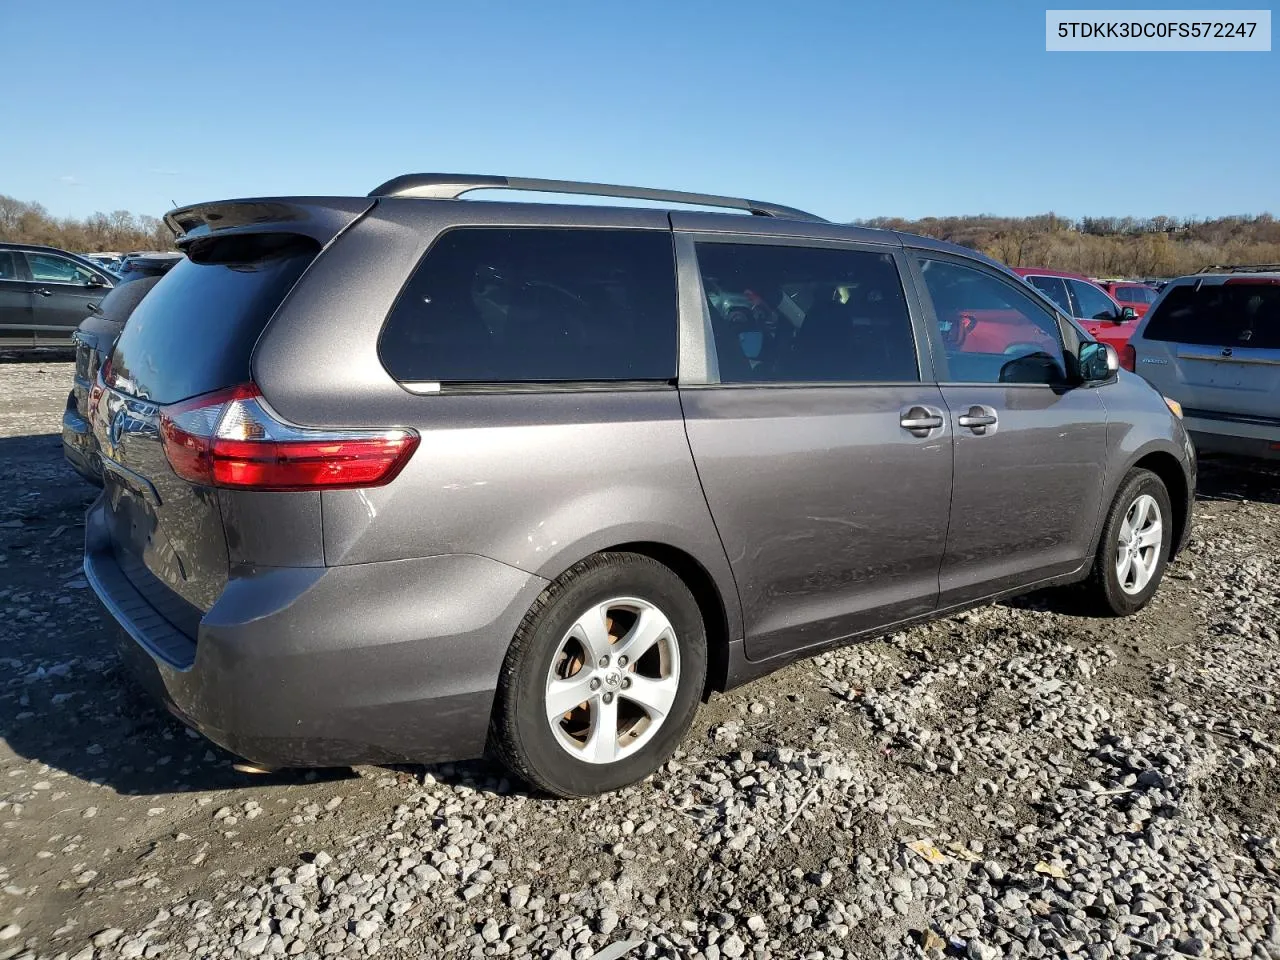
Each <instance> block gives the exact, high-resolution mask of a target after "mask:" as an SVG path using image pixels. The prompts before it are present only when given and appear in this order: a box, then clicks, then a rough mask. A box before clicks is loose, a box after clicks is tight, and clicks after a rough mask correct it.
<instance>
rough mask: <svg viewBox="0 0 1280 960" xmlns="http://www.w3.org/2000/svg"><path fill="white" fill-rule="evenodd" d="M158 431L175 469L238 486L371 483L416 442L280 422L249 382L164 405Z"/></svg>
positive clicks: (409, 435)
mask: <svg viewBox="0 0 1280 960" xmlns="http://www.w3.org/2000/svg"><path fill="white" fill-rule="evenodd" d="M160 436H161V439H162V440H163V442H164V452H165V456H166V457H167V458H168V460H169V465H170V466H171V467H173V471H174V473H176V474H178V476H180V477H182V478H184V479H186V480H189V481H191V482H192V483H198V484H200V485H202V486H210V487H231V488H235V489H242V490H320V489H328V490H333V489H345V488H352V487H377V486H381V485H383V484H386V483H390V482H391V481H392V480H393V479H395V477H396V474H398V473H399V472H400V471H401V470H402V469H403V468H404V465H405V464H406V463H407V462H408V461H409V458H410V457H411V456H412V455H413V451H414V450H415V449H417V446H418V435H417V434H416V433H414V432H413V431H412V430H317V429H313V428H310V427H295V426H292V425H290V424H287V423H284V422H282V421H280V420H278V419H277V418H276V417H275V416H273V415H272V413H271V411H270V410H268V409H267V407H266V406H265V404H263V403H262V399H261V394H260V393H259V392H258V388H257V387H255V386H254V385H253V384H245V385H243V386H239V387H231V388H229V389H227V390H219V391H217V392H216V393H210V394H205V395H204V396H202V397H196V398H195V399H194V400H187V401H184V402H182V403H177V404H173V405H172V406H169V407H166V408H165V409H164V410H163V412H162V413H161V416H160Z"/></svg>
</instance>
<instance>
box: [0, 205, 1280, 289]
mask: <svg viewBox="0 0 1280 960" xmlns="http://www.w3.org/2000/svg"><path fill="white" fill-rule="evenodd" d="M855 222H856V223H857V224H858V225H860V226H869V227H881V228H884V229H889V230H902V231H904V232H906V233H918V234H923V235H924V236H928V237H936V238H937V239H939V240H949V241H951V242H952V243H958V244H961V245H962V246H966V247H972V248H973V249H975V250H980V251H982V252H983V253H985V254H987V255H988V256H990V257H994V258H995V259H997V260H1001V261H1003V262H1004V263H1007V264H1008V265H1009V266H1011V267H1048V268H1050V269H1053V270H1070V271H1073V272H1076V273H1083V274H1087V275H1089V276H1094V277H1104V276H1105V277H1171V276H1179V275H1181V274H1186V273H1195V272H1196V271H1197V270H1199V269H1200V268H1202V267H1207V266H1211V265H1213V264H1232V263H1234V264H1239V263H1280V221H1277V220H1276V218H1275V217H1273V216H1272V215H1271V214H1269V213H1261V214H1257V215H1256V216H1237V217H1217V218H1216V219H1205V220H1197V219H1190V218H1178V217H1146V218H1141V217H1081V218H1080V219H1078V220H1073V219H1070V218H1067V217H1060V216H1058V215H1056V214H1053V213H1044V214H1039V215H1037V216H1033V217H996V216H965V217H925V218H924V219H922V220H905V219H903V218H901V217H876V218H874V219H871V220H859V221H855ZM0 240H7V241H10V242H14V243H41V244H47V245H48V246H52V247H60V248H62V249H63V250H71V251H74V252H77V253H99V252H101V251H104V250H122V251H127V250H167V249H170V248H172V247H173V235H172V234H171V233H170V232H169V228H168V227H166V226H165V224H164V221H163V220H160V219H159V218H158V217H151V216H147V215H146V214H142V215H136V214H133V213H130V212H129V211H128V210H114V211H112V212H111V213H94V214H91V215H90V216H88V217H85V218H84V219H82V220H81V219H76V218H75V217H53V216H50V214H49V212H48V211H47V210H46V209H45V208H44V207H43V206H41V205H40V204H38V203H28V202H25V201H22V200H16V199H14V198H13V197H9V196H5V195H4V194H0Z"/></svg>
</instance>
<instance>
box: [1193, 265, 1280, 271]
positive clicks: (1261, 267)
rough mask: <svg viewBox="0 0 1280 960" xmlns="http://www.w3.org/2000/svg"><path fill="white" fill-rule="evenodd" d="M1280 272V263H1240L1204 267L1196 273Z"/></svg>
mask: <svg viewBox="0 0 1280 960" xmlns="http://www.w3.org/2000/svg"><path fill="white" fill-rule="evenodd" d="M1277 272H1280V263H1238V264H1218V265H1216V266H1212V267H1204V268H1203V269H1201V270H1197V271H1196V273H1277Z"/></svg>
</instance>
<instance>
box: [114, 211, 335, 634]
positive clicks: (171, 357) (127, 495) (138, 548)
mask: <svg viewBox="0 0 1280 960" xmlns="http://www.w3.org/2000/svg"><path fill="white" fill-rule="evenodd" d="M319 249H320V244H319V242H317V240H315V239H313V238H309V237H302V236H297V235H290V234H283V233H262V234H253V233H251V234H237V235H232V236H227V237H219V236H217V235H214V236H212V237H206V238H204V239H202V240H200V241H199V242H198V243H195V244H193V245H192V246H191V247H190V248H189V253H190V256H189V258H188V259H185V260H183V261H182V262H180V263H179V264H178V265H177V266H175V267H174V268H173V269H172V270H171V271H169V272H168V273H167V274H166V275H165V277H164V278H163V279H161V280H160V281H159V282H157V283H156V285H155V287H154V288H153V289H152V290H151V291H150V292H149V293H148V294H147V296H146V297H145V298H144V299H143V300H142V301H141V302H140V303H139V304H138V306H137V307H136V309H135V310H134V311H133V313H132V315H131V316H130V317H129V321H128V323H127V325H126V326H125V328H124V331H123V332H122V333H121V334H120V338H119V340H118V341H117V343H116V347H115V350H114V351H113V353H112V354H111V359H110V361H109V363H107V364H106V365H105V366H104V369H103V371H102V376H101V377H100V378H99V379H98V385H97V386H96V388H95V396H94V399H93V402H92V404H91V406H92V408H93V409H92V411H91V417H92V423H93V430H94V435H95V437H96V439H97V441H98V444H99V447H100V449H101V452H102V459H103V466H104V485H105V489H104V492H103V501H102V502H103V509H104V511H105V523H106V527H107V529H108V531H109V539H110V544H111V549H112V552H113V554H114V557H115V559H116V561H117V563H118V564H119V567H120V570H121V572H122V573H123V574H124V575H125V577H127V578H128V580H129V581H130V583H131V584H132V585H133V587H134V589H136V590H137V591H138V592H139V593H140V594H141V595H142V596H143V597H144V598H145V599H146V600H147V601H148V602H149V603H150V604H151V606H152V607H153V608H154V609H155V611H156V612H157V613H159V614H161V615H162V616H163V617H164V618H165V619H166V620H168V621H169V622H170V623H171V624H172V625H173V626H175V627H177V628H178V629H179V630H180V631H182V632H183V633H185V634H186V635H187V636H189V637H192V638H194V637H195V634H196V630H197V627H198V624H199V620H200V617H201V616H202V615H203V614H204V613H205V612H207V611H208V610H209V608H210V607H211V606H212V605H213V602H214V601H215V600H216V599H217V597H218V595H219V593H221V591H222V589H223V587H224V585H225V584H226V581H227V576H228V544H227V538H226V535H225V533H224V527H223V518H222V515H221V511H220V508H219V498H218V491H217V490H215V489H213V488H212V487H210V486H205V485H201V484H198V483H192V482H190V481H189V480H187V479H184V478H183V477H182V476H180V475H179V474H178V473H176V472H175V470H174V468H173V466H172V464H171V462H170V461H171V456H172V450H170V451H169V452H168V453H167V452H166V448H165V441H164V439H163V437H162V427H163V425H164V424H163V421H164V418H165V416H166V412H167V411H172V410H174V409H183V408H184V407H186V406H189V404H183V401H190V400H191V399H192V398H195V397H200V396H204V395H207V394H210V393H213V392H215V391H219V390H223V389H224V388H228V387H233V386H238V385H242V384H246V383H248V382H249V380H250V378H251V377H250V359H251V355H252V353H253V348H254V344H255V343H256V341H257V339H258V337H259V336H260V334H261V333H262V331H263V329H264V328H265V326H266V324H267V322H268V321H269V320H270V318H271V316H272V314H273V313H274V312H275V311H276V309H277V308H278V307H279V306H280V304H281V302H282V301H283V300H284V298H285V296H286V295H287V294H288V292H289V290H290V289H291V288H292V287H293V285H294V283H295V282H296V281H297V279H298V278H299V276H301V274H302V272H303V271H304V270H305V269H306V268H307V266H308V265H309V264H310V263H311V261H312V260H313V259H314V258H315V256H316V254H317V252H318V251H319ZM170 415H171V414H170Z"/></svg>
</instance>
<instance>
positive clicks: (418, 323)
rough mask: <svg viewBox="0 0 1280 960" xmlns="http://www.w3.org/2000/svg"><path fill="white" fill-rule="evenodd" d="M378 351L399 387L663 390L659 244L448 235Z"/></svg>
mask: <svg viewBox="0 0 1280 960" xmlns="http://www.w3.org/2000/svg"><path fill="white" fill-rule="evenodd" d="M378 352H379V356H380V357H381V358H382V362H383V365H384V366H386V368H387V371H388V372H389V373H390V374H391V375H392V376H393V377H395V378H396V379H398V380H402V381H428V382H471V383H476V382H481V383H483V382H487V383H530V382H534V383H536V382H563V381H639V380H660V381H668V380H673V379H674V378H675V376H676V290H675V258H674V254H673V252H672V245H671V234H670V233H668V232H666V231H656V230H606V229H598V230H597V229H587V228H577V229H573V228H563V229H562V228H540V227H533V228H523V229H521V228H513V229H508V228H495V227H460V228H456V229H453V230H450V231H448V232H447V233H445V234H443V235H442V236H441V237H440V238H439V240H437V241H436V243H435V245H434V246H433V247H432V248H431V249H430V251H428V253H427V255H426V256H425V257H424V258H423V260H422V262H421V264H419V266H418V268H417V270H416V271H415V273H414V274H413V276H412V277H411V278H410V279H409V282H408V284H407V285H406V286H405V288H404V290H403V291H402V292H401V294H400V298H399V300H397V302H396V305H395V307H393V308H392V311H391V315H390V317H389V318H388V320H387V325H386V328H385V329H384V330H383V333H382V338H381V340H380V342H379V345H378Z"/></svg>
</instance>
